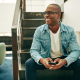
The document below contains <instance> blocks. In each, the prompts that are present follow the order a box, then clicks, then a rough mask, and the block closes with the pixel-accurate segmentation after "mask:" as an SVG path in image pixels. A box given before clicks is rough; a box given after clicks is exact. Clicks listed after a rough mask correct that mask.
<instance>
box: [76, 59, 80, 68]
mask: <svg viewBox="0 0 80 80" xmlns="http://www.w3.org/2000/svg"><path fill="white" fill-rule="evenodd" d="M75 66H76V67H77V68H80V59H78V60H77V61H76V63H75Z"/></svg>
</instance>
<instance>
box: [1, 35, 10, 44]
mask: <svg viewBox="0 0 80 80" xmlns="http://www.w3.org/2000/svg"><path fill="white" fill-rule="evenodd" d="M1 42H4V43H5V44H6V45H11V44H12V37H8V36H2V37H1V36H0V43H1Z"/></svg>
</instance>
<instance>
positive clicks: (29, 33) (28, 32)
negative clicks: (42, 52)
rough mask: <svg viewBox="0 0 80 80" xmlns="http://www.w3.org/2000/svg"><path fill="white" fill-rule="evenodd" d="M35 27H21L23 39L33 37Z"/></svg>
mask: <svg viewBox="0 0 80 80" xmlns="http://www.w3.org/2000/svg"><path fill="white" fill-rule="evenodd" d="M36 28H37V27H23V31H22V35H23V37H33V34H34V32H35V30H36Z"/></svg>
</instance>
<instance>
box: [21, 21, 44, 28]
mask: <svg viewBox="0 0 80 80" xmlns="http://www.w3.org/2000/svg"><path fill="white" fill-rule="evenodd" d="M42 24H45V20H23V22H22V27H38V26H40V25H42Z"/></svg>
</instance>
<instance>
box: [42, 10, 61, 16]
mask: <svg viewBox="0 0 80 80" xmlns="http://www.w3.org/2000/svg"><path fill="white" fill-rule="evenodd" d="M45 12H46V14H47V15H52V14H53V13H56V14H58V13H60V12H54V11H44V12H43V15H46V14H45ZM48 12H50V14H48Z"/></svg>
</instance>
